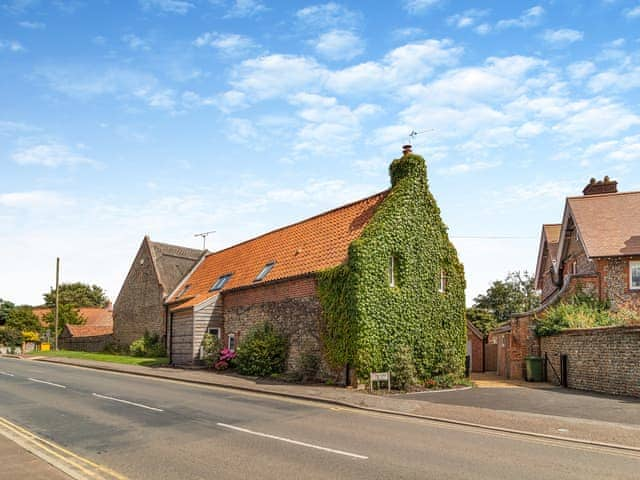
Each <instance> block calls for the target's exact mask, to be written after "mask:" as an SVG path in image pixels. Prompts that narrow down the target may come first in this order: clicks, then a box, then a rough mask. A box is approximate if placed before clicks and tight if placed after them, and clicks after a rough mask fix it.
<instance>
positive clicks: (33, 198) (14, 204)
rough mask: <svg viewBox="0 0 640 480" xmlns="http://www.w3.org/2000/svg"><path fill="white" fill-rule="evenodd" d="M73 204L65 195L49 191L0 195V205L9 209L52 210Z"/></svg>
mask: <svg viewBox="0 0 640 480" xmlns="http://www.w3.org/2000/svg"><path fill="white" fill-rule="evenodd" d="M72 204H73V201H72V200H71V199H69V198H67V197H65V196H64V195H61V194H59V193H56V192H51V191H47V190H32V191H27V192H9V193H0V205H2V206H3V207H7V208H15V209H27V210H43V209H44V210H52V209H54V208H58V207H62V206H69V205H72Z"/></svg>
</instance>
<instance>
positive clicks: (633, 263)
mask: <svg viewBox="0 0 640 480" xmlns="http://www.w3.org/2000/svg"><path fill="white" fill-rule="evenodd" d="M634 268H637V269H640V260H630V261H629V290H633V291H640V284H638V285H635V286H634V285H633V270H634Z"/></svg>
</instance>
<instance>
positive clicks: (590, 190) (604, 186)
mask: <svg viewBox="0 0 640 480" xmlns="http://www.w3.org/2000/svg"><path fill="white" fill-rule="evenodd" d="M582 193H583V194H584V195H601V194H603V193H618V182H616V181H615V180H611V178H610V177H609V176H608V175H607V176H605V177H604V179H603V180H596V179H595V178H592V179H591V180H590V181H589V184H588V185H587V186H586V187H584V190H582Z"/></svg>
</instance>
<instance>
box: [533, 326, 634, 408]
mask: <svg viewBox="0 0 640 480" xmlns="http://www.w3.org/2000/svg"><path fill="white" fill-rule="evenodd" d="M540 347H541V348H540V350H541V353H542V355H543V356H544V354H545V353H546V354H547V355H548V356H549V360H550V362H551V363H552V365H553V367H554V368H555V369H556V372H558V375H559V374H560V355H561V354H566V355H568V359H567V370H568V372H567V379H568V386H569V388H575V389H578V390H587V391H591V392H600V393H608V394H613V395H629V396H634V397H640V355H639V353H640V327H603V328H592V329H574V330H565V331H564V332H561V333H558V334H555V335H551V336H547V337H541V339H540ZM547 378H548V381H549V382H551V383H555V384H558V383H559V382H558V379H557V378H556V376H555V375H554V374H553V370H552V369H551V367H550V366H549V370H548V376H547Z"/></svg>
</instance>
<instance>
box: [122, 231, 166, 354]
mask: <svg viewBox="0 0 640 480" xmlns="http://www.w3.org/2000/svg"><path fill="white" fill-rule="evenodd" d="M163 296H164V294H163V291H162V287H161V286H160V284H159V282H158V278H157V276H156V273H155V270H154V268H153V263H152V260H151V252H150V251H149V248H148V244H147V242H143V243H142V246H141V248H140V250H138V253H137V255H136V258H135V259H134V261H133V264H132V265H131V269H130V270H129V273H128V275H127V278H126V279H125V281H124V284H123V285H122V289H121V290H120V293H119V294H118V298H117V299H116V302H115V304H114V306H113V340H114V342H115V343H117V344H119V345H121V346H128V345H130V344H131V342H133V341H134V340H137V339H138V338H140V337H142V336H143V335H144V332H145V330H148V331H149V333H152V334H154V333H157V334H158V335H160V336H163V335H165V309H164V305H163V301H164V298H163Z"/></svg>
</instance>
